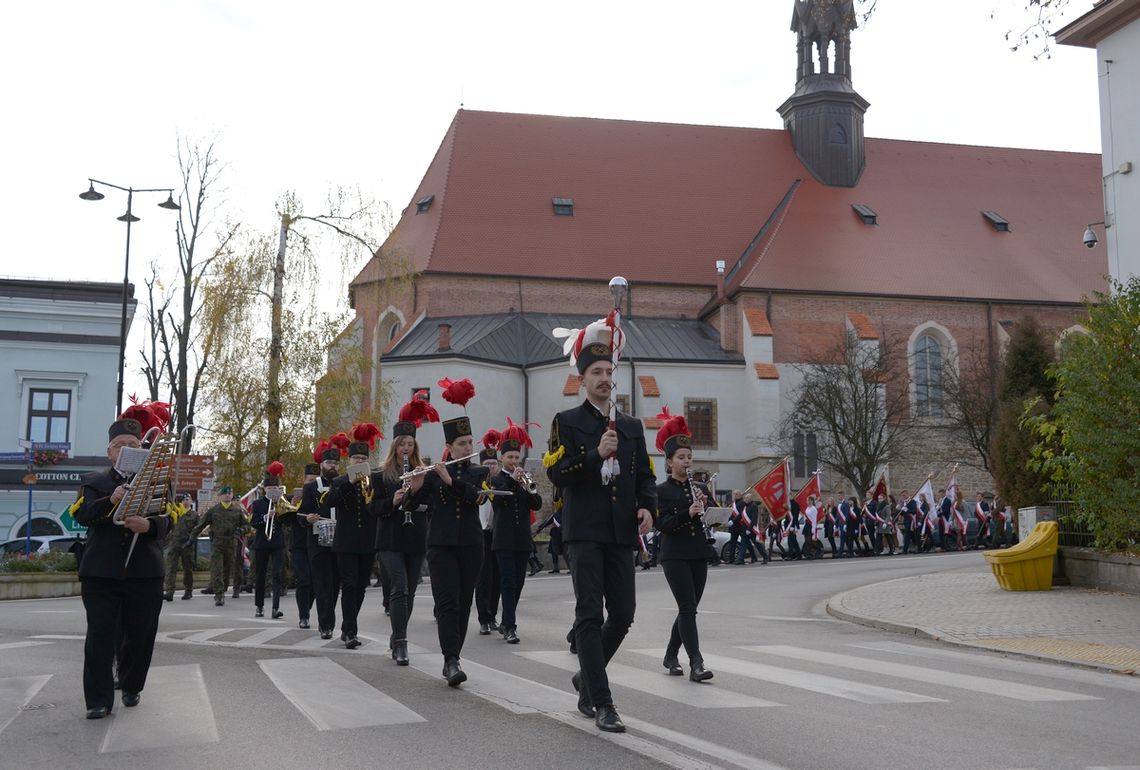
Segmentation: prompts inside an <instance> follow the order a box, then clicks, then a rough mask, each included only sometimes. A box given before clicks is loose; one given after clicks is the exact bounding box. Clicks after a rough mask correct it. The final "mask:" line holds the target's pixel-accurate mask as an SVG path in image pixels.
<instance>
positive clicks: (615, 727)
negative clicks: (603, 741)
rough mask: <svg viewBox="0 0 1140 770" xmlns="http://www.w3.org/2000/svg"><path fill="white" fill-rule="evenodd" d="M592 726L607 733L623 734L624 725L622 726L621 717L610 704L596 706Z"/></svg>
mask: <svg viewBox="0 0 1140 770" xmlns="http://www.w3.org/2000/svg"><path fill="white" fill-rule="evenodd" d="M594 724H595V725H597V726H598V729H599V730H602V731H604V732H607V733H624V732H625V725H624V724H622V721H621V717H619V716H618V713H617V709H615V708H614V707H613V705H612V704H611V705H608V706H598V711H597V714H595V715H594Z"/></svg>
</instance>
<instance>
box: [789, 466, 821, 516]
mask: <svg viewBox="0 0 1140 770" xmlns="http://www.w3.org/2000/svg"><path fill="white" fill-rule="evenodd" d="M819 477H820V472H819V471H816V472H815V473H813V474H812V475H811V478H810V479H808V482H807V483H806V484H804V487H803V489H801V490H800V491H799V492H796V497H795V500H796V502H797V503H799V504H800V510H801V511H806V510H807V509H808V498H809V497H812V496H814V497H815V500H816V502H817V503H818V502H819V499H820V498H821V497H823V493H822V492H821V491H820V489H819Z"/></svg>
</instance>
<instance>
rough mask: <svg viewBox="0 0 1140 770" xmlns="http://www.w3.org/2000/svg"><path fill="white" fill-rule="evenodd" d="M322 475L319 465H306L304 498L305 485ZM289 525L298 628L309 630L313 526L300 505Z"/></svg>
mask: <svg viewBox="0 0 1140 770" xmlns="http://www.w3.org/2000/svg"><path fill="white" fill-rule="evenodd" d="M320 474H321V466H320V465H318V464H317V463H307V464H306V465H305V475H304V478H303V480H302V481H301V489H302V496H303V495H304V488H305V485H306V484H308V483H310V482H312V481H315V480H316V479H317V477H318V476H320ZM294 502H300V501H297V500H294ZM289 524H290V526H291V527H292V530H291V531H290V533H289V534H290V535H291V536H292V538H291V542H290V546H289V550H290V552H291V553H292V556H293V578H294V580H296V581H297V618H298V627H299V628H308V627H309V613H310V612H312V609H313V577H312V570H311V569H310V568H309V535H310V533H311V532H312V531H313V525H312V524H310V523H309V521H308V520H307V519H306V518H305V516H304V514H302V512H301V507H300V505H298V508H297V512H296V514H295V515H293V516H292V517H290V520H289Z"/></svg>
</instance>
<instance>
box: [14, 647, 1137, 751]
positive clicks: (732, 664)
mask: <svg viewBox="0 0 1140 770" xmlns="http://www.w3.org/2000/svg"><path fill="white" fill-rule="evenodd" d="M160 637H161V638H162V641H163V642H167V643H174V644H188V645H194V644H197V645H207V646H210V645H213V646H231V647H236V648H246V649H256V650H258V651H263V652H264V653H266V654H265V655H264V656H263V657H260V658H259V659H258V660H257V669H255V672H256V671H259V672H260V680H261V681H262V682H264V683H265V685H266V686H267V687H269V688H272V690H275V691H276V692H277V693H279V694H280V696H281V698H282V699H283V701H284V702H285V703H288V704H289V706H291V707H292V709H295V710H296V712H297V713H298V714H300V715H301V716H303V717H304V720H305V721H306V722H307V724H308V725H310V726H311V728H312V729H313V730H314V731H317V732H326V731H338V730H340V731H352V730H358V729H363V728H376V727H385V726H393V725H410V726H414V725H417V724H424V723H429V722H430V721H431V717H432V715H431V714H430V713H426V714H425V713H420V712H418V711H416V709H414V708H412V707H411V706H409V705H408V704H406V703H401V702H400V700H399V694H398V693H396V692H395V691H393V692H385V691H384V689H383V686H382V683H383V681H384V679H383V677H384V676H387V672H388V671H391V672H392V675H393V676H402V677H403V676H404V674H397V673H396V672H397V669H396V668H395V667H394V666H392V667H391V668H388V667H385V668H383V669H381V671H383V672H384V673H383V674H382V675H381V677H380V678H378V679H377V678H374V679H373V681H374V682H377V681H378V682H379V683H380V685H381V686H377V684H374V683H372V682H368V681H365V680H364V679H361V678H360V677H358V676H357V675H356V674H354V673H353V672H352V671H350V670H349V669H348V668H346V666H345V665H342V664H345V663H347V661H346V660H345V659H343V658H338V659H337V660H334V657H338V656H331V655H329V654H328V653H331V652H339V651H344V652H346V653H348V654H350V655H351V656H353V657H357V658H360V656H361V655H362V654H363V655H369V654H371V655H377V656H378V655H384V656H386V655H387V649H386V644H385V642H384V641H382V640H377V639H371V640H370V641H371V643H370V644H366V645H365V646H364V647H362V648H360V649H358V650H356V651H351V652H349V651H345V650H344V648H343V646H342V645H341V644H340V643H339V642H337V641H336V640H331V641H327V642H326V641H324V640H319V639H314V638H313V635H312V634H311V633H307V634H305V633H300V634H298V633H296V632H295V630H293V629H282V628H273V629H267V628H264V627H261V626H258V627H244V628H215V629H207V630H196V631H177V632H164V633H163V634H160ZM36 641H37V643H38V644H55V643H59V642H62V641H64V640H58V641H56V640H51V639H45V638H40V639H37V640H36ZM10 644H19V643H18V642H16V643H10ZM326 645H327V646H326ZM280 650H285V651H289V652H291V653H297V652H303V653H308V654H306V655H300V656H298V655H291V656H277V655H273V654H272V653H274V652H276V651H280ZM409 652H410V653H411V659H412V665H411V667H410V672H409V673H411V672H419V673H420V674H422V675H424V676H425V677H430V678H431V679H432V680H438V679H439V671H438V654H437V652H436V651H435V650H429V649H426V648H424V647H419V646H416V645H411V646H410V650H409ZM883 653H889V654H890V655H891V658H890V660H884V659H883V657H882V654H883ZM473 654H475V655H476V656H477V655H478V653H477V652H473ZM662 655H663V650H660V649H631V650H626V651H623V652H622V653H621V654H620V655H619V658H618V659H617V660H614V661H612V662H611V664H610V666H609V668H608V674H609V678H610V682H611V685H612V686H613V687H614V688H615V692H617V693H618V695H619V699H620V702H621V703H623V704H626V703H629V704H630V705H629V706H627V707H626V710H623V719H624V720H625V721H626V724H627V726H629V728H630V733H629V734H627V735H626V736H608V735H601V734H598V733H596V731H594V729H593V727H592V724H591V723H590V722H588V721H586V720H583V719H581V717H579V716H577V715H576V713H575V711H576V697H575V695H574V694H573V692H572V691H570V689H569V687H568V686H567V685H568V677H567V676H566V674H567V673H568V672H572V671H575V670H577V661H576V658H575V657H574V656H571V655H569V654H567V653H566V651H565V650H564V649H561V650H556V651H542V650H538V651H532V650H518V651H512V652H511V653H510V656H509V657H510V660H517V661H518V662H519V665H517V666H512V665H510V663H509V661H508V662H506V663H503V662H500V663H499V665H498V667H492V666H489V665H484V664H481V663H480V662H478V661H477V660H472V659H465V660H464V668H465V670H466V671H467V672H468V675H469V680H468V682H467V683H466V684H465V685H464V686H463V688H462V693H463V694H464V695H467V696H470V695H474V696H476V697H478V698H481V699H483V700H485V701H487V702H490V703H493V704H496V705H497V706H499V707H501V708H504V709H507V710H509V711H511V712H513V713H515V714H539V715H544V716H546V717H548V718H550V719H553V720H555V721H557V722H559V723H562V724H565V725H569V726H571V727H574V728H578V729H587V731H588V732H589V733H590V734H592V735H595V736H596V737H598V738H599V739H602V740H612V741H615V742H618V743H619V744H620V745H623V746H626V747H627V748H630V749H631V750H634V751H640V752H641V753H643V754H646V756H652V758H653V759H655V760H657V761H660V762H662V763H664V764H667V765H672V766H676V767H689V766H693V767H698V766H707V759H704V760H699V761H697V760H693V761H692V762H690V761H689V760H690V759H692V758H693V756H694V755H700V756H701V757H706V758H707V757H711V758H712V759H714V760H716V761H718V762H721V763H723V764H724V765H725V766H743V767H757V768H770V767H771V765H768V764H767V763H765V762H764V761H763V760H761V759H760V758H759V757H753V756H749V755H747V754H743V753H741V752H739V751H736V750H733V749H731V748H727V747H722V746H719V745H717V744H715V743H712V742H710V741H707V740H704V739H702V738H700V737H697V736H696V735H683V734H680V733H678V732H677V731H676V730H675V729H672V728H666V727H664V726H662V725H659V724H654V723H653V722H652V721H650V720H649V719H648V718H644V717H640V715H639V709H638V704H639V703H644V702H645V701H639V700H638V698H650V699H654V700H657V701H663V702H667V703H669V704H670V708H677V707H684V708H687V709H692V710H694V712H702V711H704V712H708V711H710V710H721V711H723V712H724V713H726V714H727V713H745V714H746V713H756V714H760V713H762V712H761V710H768V709H813V708H816V707H817V706H818V704H819V701H820V699H824V700H826V701H835V702H840V701H844V702H853V703H857V704H861V706H859V707H860V708H867V709H875V708H878V707H890V706H891V705H892V704H926V705H927V707H928V708H943V707H946V706H947V705H948V704H951V703H953V702H962V701H966V700H968V699H976V698H979V697H987V698H996V699H999V700H1000V701H1002V702H1009V703H1011V704H1012V703H1044V702H1058V703H1065V704H1068V706H1067V707H1069V708H1079V707H1080V706H1081V705H1082V703H1083V702H1093V701H1099V700H1103V697H1102V696H1104V697H1108V694H1107V693H1105V692H1103V691H1099V688H1101V687H1103V688H1105V689H1107V690H1112V689H1116V690H1119V689H1127V690H1132V691H1140V682H1137V681H1135V680H1131V679H1127V678H1120V677H1115V678H1114V677H1108V676H1105V675H1103V674H1098V673H1094V672H1087V671H1080V670H1075V669H1067V668H1063V667H1057V666H1052V665H1048V664H1042V663H1033V662H1028V661H1016V662H1014V664H1015V665H1012V666H1011V662H1010V661H1008V660H1003V659H999V658H993V657H989V656H983V655H976V654H971V653H966V652H960V651H952V650H946V649H942V648H937V647H930V646H925V645H918V644H907V643H902V642H894V641H890V642H872V643H861V644H860V643H852V644H848V645H845V646H844V651H843V652H839V651H837V650H836V648H835V647H832V648H830V649H828V650H820V649H811V648H807V647H793V646H787V645H750V646H739V647H731V648H725V649H721V650H720V651H718V652H717V653H710V654H706V664H707V665H708V666H709V667H710V668H711V669H713V670H714V671H716V672H717V676H718V678H717V680H716V685H713V686H710V685H699V686H697V685H693V684H692V683H690V682H688V681H687V679H685V678H682V677H670V676H667V675H665V674H664V672H663V670H662V669H661V668H660V665H659V662H660V659H661V657H662ZM900 659H901V660H900ZM903 660H905V661H907V662H902V661H903ZM500 661H501V658H500ZM962 663H967V664H971V665H975V666H977V667H979V668H986V667H989V668H991V669H992V670H993V674H994V675H993V676H978V675H974V674H968V673H962V672H961V671H955V670H951V669H952V668H953V667H954V666H955V665H957V666H958V667H959V668H960V664H962ZM210 665H211V663H210V662H209V661H206V662H202V663H191V664H181V665H168V666H162V665H158V666H154V667H152V669H151V673H150V678H149V681H148V683H147V688H146V692H145V696H144V698H143V700H142V703H141V704H140V705H139V706H138V707H136V708H134V709H130V710H126V709H119V710H116V712H115V713H114V715H113V717H112V718H111V719H109V720H107V721H106V728H105V732H104V733H103V736H102V741H101V743H100V746H99V753H101V754H115V753H121V752H129V751H137V750H146V749H164V748H171V747H177V746H194V745H205V744H211V743H218V742H219V740H220V733H219V725H218V721H217V719H216V718H215V713H216V711H217V709H218V706H219V704H217V703H215V702H214V699H213V698H212V697H211V693H210V691H209V688H208V686H207V678H206V677H205V676H204V674H203V671H204V668H208V667H209V666H210ZM366 665H368V666H369V667H370V668H371V669H372V670H376V664H373V663H367V664H366ZM999 666H1000V670H999V669H998V667H999ZM817 668H823V669H824V670H826V671H827V673H822V672H820V671H818V670H815V669H817ZM1002 671H1005V674H1004V675H1003V674H1002ZM847 672H852V673H851V674H848V673H847ZM250 675H251V676H257V674H256V673H253V674H250ZM860 675H862V676H863V677H864V678H868V677H873V678H874V679H875V681H876V684H871V683H869V682H866V681H862V680H861V679H860ZM1026 676H1035V677H1038V678H1049V679H1050V681H1049V684H1052V685H1054V686H1051V687H1047V686H1041V685H1037V684H1027V683H1025V682H1024V681H1020V680H1021V679H1022V678H1024V677H1026ZM57 677H58V678H59V679H60V680H63V681H60V682H59V684H58V685H57V686H59V687H62V686H63V685H64V684H66V686H67V687H69V688H74V687H75V686H76V683H75V680H74V677H73V672H72V673H68V674H64V673H62V672H55V673H47V672H45V673H29V674H27V675H21V676H12V677H7V678H3V677H0V739H2V737H3V733H4V731H5V730H8V729H15V728H14V727H13V725H15V726H17V727H18V725H19V721H20V719H21V715H22V714H23V713H24V711H25V710H26V709H27V708H28V706H29V704H30V703H31V702H32V701H33V700H34V699H36V698H37V694H39V693H41V691H42V690H44V688H45V686H46V685H48V683H49V681H51V680H52V679H53V678H57ZM896 679H897V680H898V681H894V680H896ZM253 681H255V682H256V681H257V680H256V679H255V680H253ZM407 681H408V680H407V679H406V678H404V679H403V680H402V682H403V683H404V684H406V683H407ZM890 685H897V687H895V686H890ZM1069 685H1075V686H1072V687H1070V686H1069ZM405 690H406V688H403V689H401V692H403V691H405ZM628 691H633V692H634V693H636V694H637V695H638V698H635V697H631V696H630V695H629V692H628ZM750 693H759V694H763V695H764V696H765V697H763V698H761V697H757V696H755V695H752V694H750ZM1093 693H1098V694H1093ZM40 697H42V696H40ZM215 697H220V696H215ZM420 709H421V711H422V710H423V708H422V706H420ZM627 712H628V713H627ZM694 712H689V713H694ZM883 713H887V712H883ZM639 717H640V718H639ZM413 729H414V728H413ZM663 740H665V741H669V742H670V743H671V744H672V745H673V746H674V748H671V749H667V750H663V749H661V741H663ZM623 741H624V743H623ZM649 744H652V746H650V745H649ZM686 752H692V753H693V754H689V753H686Z"/></svg>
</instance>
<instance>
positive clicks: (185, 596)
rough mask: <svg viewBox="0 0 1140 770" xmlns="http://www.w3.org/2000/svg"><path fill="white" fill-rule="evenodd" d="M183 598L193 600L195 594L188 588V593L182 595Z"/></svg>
mask: <svg viewBox="0 0 1140 770" xmlns="http://www.w3.org/2000/svg"><path fill="white" fill-rule="evenodd" d="M182 598H183V599H193V598H194V592H193V591H191V590H190V589H189V588H187V589H186V593H184V594H182Z"/></svg>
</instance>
